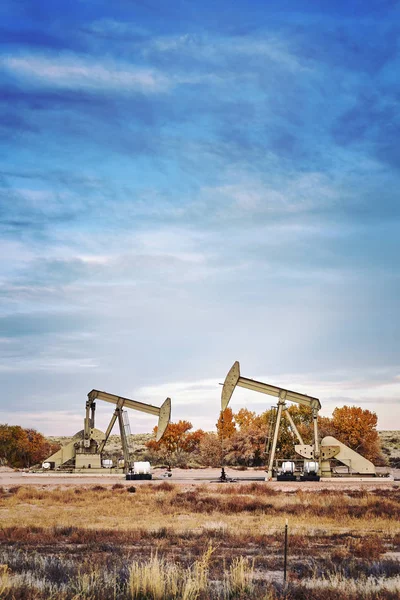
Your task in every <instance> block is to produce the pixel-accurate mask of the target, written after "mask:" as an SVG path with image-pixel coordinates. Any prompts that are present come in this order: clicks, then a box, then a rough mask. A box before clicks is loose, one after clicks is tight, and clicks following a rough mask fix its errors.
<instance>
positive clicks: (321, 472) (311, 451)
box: [221, 361, 376, 481]
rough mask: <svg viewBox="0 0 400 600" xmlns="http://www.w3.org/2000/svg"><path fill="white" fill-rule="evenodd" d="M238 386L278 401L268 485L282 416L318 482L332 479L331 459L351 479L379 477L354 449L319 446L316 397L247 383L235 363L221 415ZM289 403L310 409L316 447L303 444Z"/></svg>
mask: <svg viewBox="0 0 400 600" xmlns="http://www.w3.org/2000/svg"><path fill="white" fill-rule="evenodd" d="M236 386H239V387H243V388H246V389H248V390H253V391H255V392H261V393H262V394H268V395H269V396H275V397H276V398H278V406H277V411H276V418H275V422H274V423H271V428H272V430H273V435H272V436H270V446H269V452H268V455H269V456H268V471H267V477H266V480H267V481H268V480H270V479H272V475H273V469H274V460H275V452H276V445H277V441H278V435H279V426H280V423H281V418H282V415H285V416H286V418H287V419H288V421H289V424H290V427H291V429H292V431H293V433H294V435H295V436H296V437H297V439H298V441H299V444H296V445H295V447H294V448H295V451H296V453H297V454H299V455H300V456H302V457H303V458H305V459H308V460H311V461H313V463H314V464H315V465H316V468H317V472H316V476H317V477H318V479H319V477H320V476H322V477H331V476H332V469H331V463H330V460H331V459H332V458H335V459H336V460H338V461H340V462H341V463H343V464H344V465H346V466H347V467H348V471H349V474H351V475H354V474H358V475H363V476H365V475H367V476H371V475H372V476H375V475H376V471H375V466H374V465H373V464H372V462H371V461H369V460H367V459H366V458H364V457H363V456H361V455H360V454H358V453H357V452H355V451H354V450H352V449H351V448H348V447H347V446H346V445H345V444H343V443H342V442H340V441H339V440H337V439H336V438H334V437H332V436H327V437H325V438H323V439H322V440H321V442H319V437H318V412H319V410H320V409H321V403H320V401H319V399H318V398H314V397H313V396H307V395H306V394H301V393H299V392H293V391H291V390H287V389H285V388H280V387H277V386H274V385H270V384H268V383H263V382H261V381H255V380H254V379H248V378H247V377H242V376H241V374H240V365H239V362H238V361H236V362H235V363H234V364H233V366H232V367H231V369H230V371H229V372H228V375H227V376H226V378H225V382H224V384H223V387H222V393H221V411H224V410H225V409H226V408H227V406H228V404H229V401H230V399H231V397H232V394H233V392H234V390H235V387H236ZM286 401H289V402H294V403H297V404H300V405H302V406H307V407H309V408H310V410H311V411H312V421H313V444H311V445H309V444H304V441H303V439H302V437H301V435H300V433H299V431H298V429H297V427H296V425H295V423H294V421H293V419H292V417H291V415H290V413H289V411H288V410H287V408H288V406H287V405H286Z"/></svg>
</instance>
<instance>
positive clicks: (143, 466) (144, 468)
mask: <svg viewBox="0 0 400 600" xmlns="http://www.w3.org/2000/svg"><path fill="white" fill-rule="evenodd" d="M150 469H151V467H150V463H149V462H148V461H142V462H134V463H133V472H134V474H135V475H150Z"/></svg>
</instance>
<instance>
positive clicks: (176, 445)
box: [147, 406, 384, 467]
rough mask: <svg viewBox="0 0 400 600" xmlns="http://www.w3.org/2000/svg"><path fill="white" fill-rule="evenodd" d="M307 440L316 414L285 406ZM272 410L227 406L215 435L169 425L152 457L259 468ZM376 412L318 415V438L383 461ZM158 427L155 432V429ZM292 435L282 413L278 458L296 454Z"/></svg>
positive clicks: (345, 409) (189, 463)
mask: <svg viewBox="0 0 400 600" xmlns="http://www.w3.org/2000/svg"><path fill="white" fill-rule="evenodd" d="M287 410H288V411H289V412H290V415H291V417H292V419H293V421H294V423H295V425H296V427H297V429H298V431H299V433H300V434H301V436H302V438H303V440H304V443H305V444H311V443H312V442H313V439H312V438H313V425H312V413H311V411H310V410H309V409H308V408H307V407H303V406H291V407H290V408H288V409H287ZM270 418H271V411H265V412H263V413H261V414H256V413H255V412H253V411H250V410H248V409H246V408H242V409H241V410H239V412H237V413H235V414H234V413H233V412H232V410H231V409H230V408H227V409H226V410H225V411H224V412H223V413H221V415H220V417H219V419H218V422H217V424H216V427H217V433H205V432H204V431H202V430H201V429H198V430H196V431H192V429H193V427H192V424H191V423H190V422H189V421H179V422H178V423H171V424H170V425H169V427H168V430H167V432H166V434H165V435H164V437H163V438H162V440H161V441H160V442H158V443H157V442H155V441H154V440H151V441H150V442H148V443H147V448H148V449H149V451H150V457H149V458H151V460H153V461H157V462H160V461H161V462H165V463H168V464H171V465H174V466H182V467H184V466H196V465H204V466H212V467H218V466H220V465H221V464H222V461H223V462H224V463H225V464H226V465H232V466H234V465H237V466H240V465H242V466H261V465H264V464H265V461H266V456H265V446H266V438H267V435H268V423H269V422H270ZM376 426H377V416H376V414H375V413H373V412H371V411H369V410H363V409H362V408H359V407H357V406H344V407H342V408H336V409H335V410H334V411H333V415H332V417H320V418H319V431H320V437H325V436H327V435H333V436H334V437H336V438H338V439H339V440H340V441H341V442H343V443H344V444H346V445H347V446H349V447H350V448H352V449H353V450H355V451H356V452H359V453H360V454H361V455H362V456H364V457H365V458H368V459H369V460H371V461H373V462H375V463H378V464H379V463H381V464H384V458H383V455H382V452H381V448H380V442H379V436H378V432H377V431H376ZM156 430H157V428H155V430H154V431H156ZM296 443H298V442H297V439H295V438H294V435H293V432H292V431H291V428H290V425H289V422H288V420H287V419H286V418H285V417H283V418H282V421H281V427H280V435H279V438H278V444H277V453H276V457H277V458H295V457H296V454H295V451H294V444H296Z"/></svg>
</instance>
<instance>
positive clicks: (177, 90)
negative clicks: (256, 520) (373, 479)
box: [0, 0, 400, 435]
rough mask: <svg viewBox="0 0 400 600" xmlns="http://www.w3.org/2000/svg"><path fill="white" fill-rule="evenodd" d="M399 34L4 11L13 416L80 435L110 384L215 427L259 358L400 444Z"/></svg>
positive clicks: (349, 17)
mask: <svg viewBox="0 0 400 600" xmlns="http://www.w3.org/2000/svg"><path fill="white" fill-rule="evenodd" d="M399 18H400V3H399V2H392V1H383V0H379V1H376V2H358V1H354V2H351V3H349V2H341V1H337V2H334V3H333V2H329V3H328V2H322V1H321V2H313V1H310V0H308V1H304V2H303V1H301V0H296V1H286V2H285V1H282V0H281V1H280V2H275V1H269V2H265V1H264V2H261V1H256V0H252V1H251V2H244V1H242V0H237V1H233V0H231V1H229V2H228V1H226V0H219V1H218V2H215V1H214V2H209V1H207V0H206V1H204V2H202V3H201V4H199V3H195V2H189V1H184V0H181V1H178V0H171V1H170V2H162V1H161V0H158V1H155V0H140V1H139V0H138V1H134V0H119V1H114V2H112V3H111V2H109V1H101V0H99V1H96V0H85V1H84V0H71V1H70V2H54V1H52V0H41V2H34V1H33V0H30V1H27V0H18V1H17V0H3V2H2V3H1V5H0V23H1V26H0V29H1V35H0V40H1V41H0V44H1V47H0V85H1V94H0V103H1V111H0V132H1V138H2V142H3V143H2V146H1V163H0V166H1V170H0V227H1V229H0V231H1V237H0V251H1V254H2V257H3V260H2V261H1V266H0V384H1V390H2V394H1V396H2V398H1V401H0V402H1V404H0V422H8V423H18V424H22V425H24V426H33V427H36V428H37V429H39V430H40V431H43V432H44V433H47V434H52V433H53V434H65V435H69V434H73V433H74V432H75V431H77V430H78V429H80V428H81V425H82V419H83V409H84V403H85V399H86V394H87V392H89V391H90V390H91V389H92V388H97V389H103V390H106V391H110V392H114V393H117V394H121V395H125V396H128V397H133V398H136V399H137V400H141V401H148V402H152V403H154V404H161V402H162V401H163V399H164V398H165V397H166V396H171V397H172V401H173V418H174V420H177V419H180V418H188V419H189V420H191V421H192V422H193V424H194V426H195V427H203V428H205V429H212V428H213V427H214V424H215V422H216V420H217V417H218V409H219V395H220V388H219V386H218V382H220V381H222V380H223V378H224V376H225V374H226V372H227V371H228V369H229V368H230V366H231V364H232V363H233V362H234V360H240V362H241V366H242V373H243V374H244V375H245V376H247V377H252V378H258V379H262V380H264V381H267V382H269V383H273V384H276V385H281V386H286V387H289V388H291V389H298V390H299V391H304V392H306V393H309V394H311V395H313V396H319V397H320V399H321V403H322V406H323V414H325V415H329V414H331V412H332V410H333V409H334V408H335V406H342V405H343V404H357V405H360V406H362V407H363V408H368V409H370V410H374V411H376V412H377V414H378V417H379V428H381V429H396V428H400V417H399V397H400V356H399V333H400V331H399V330H400V327H399V317H398V306H399V292H400V285H399V276H400V268H399V255H400V235H399V234H400V226H399V222H400V203H399V187H400V144H399V133H400V131H399V130H400V112H399V100H400V83H399V76H398V73H399V68H400V54H399V49H400V37H399ZM271 404H272V399H271V400H269V399H268V397H264V396H258V395H254V394H252V393H249V392H244V391H243V390H238V391H237V392H236V393H235V395H234V398H233V400H232V407H233V408H234V410H236V409H238V408H240V407H241V406H244V405H245V406H247V407H249V408H252V409H255V410H260V411H261V410H263V409H264V408H267V407H269V406H270V405H271ZM99 408H100V407H99ZM99 412H100V417H99V423H98V425H99V427H104V426H105V424H106V421H107V420H108V417H109V416H110V409H109V408H108V407H107V406H106V407H101V408H100V411H99ZM130 420H131V427H132V430H133V431H146V430H150V428H151V427H153V425H154V424H155V423H154V419H152V418H149V417H145V416H142V415H139V414H133V413H132V414H131V415H130Z"/></svg>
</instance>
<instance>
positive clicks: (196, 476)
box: [0, 468, 400, 491]
mask: <svg viewBox="0 0 400 600" xmlns="http://www.w3.org/2000/svg"><path fill="white" fill-rule="evenodd" d="M225 472H226V475H227V477H228V478H229V479H233V480H234V481H236V482H238V483H246V482H249V483H250V482H252V481H259V482H260V483H264V484H265V485H269V486H271V487H273V488H275V489H279V490H282V491H290V490H296V489H299V488H301V489H304V490H315V489H322V488H325V489H326V488H328V489H338V488H340V489H354V488H357V487H362V488H368V489H374V488H377V487H379V488H382V487H385V486H386V487H392V486H393V485H395V486H400V470H396V472H394V473H393V474H392V477H391V478H388V477H377V478H371V479H364V480H360V479H349V478H332V479H325V480H323V481H319V482H309V481H308V482H281V481H270V482H265V481H264V477H265V471H258V470H253V469H248V470H246V471H237V470H234V469H229V468H226V469H225ZM220 475H221V469H173V471H172V477H165V469H154V470H153V479H152V481H151V482H150V481H134V482H132V481H126V480H125V476H124V475H121V474H115V475H114V474H113V475H110V474H104V475H102V474H98V475H86V474H75V473H63V474H60V473H25V472H20V471H19V472H17V471H11V470H7V471H5V470H3V469H1V471H0V486H3V487H5V488H8V487H10V486H15V485H35V486H40V487H47V486H70V485H74V486H76V485H85V486H87V485H99V484H100V485H105V486H106V485H114V484H115V483H122V484H124V485H133V484H134V485H143V484H149V483H153V484H157V483H160V481H169V482H171V483H177V484H206V483H218V478H219V477H220Z"/></svg>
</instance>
